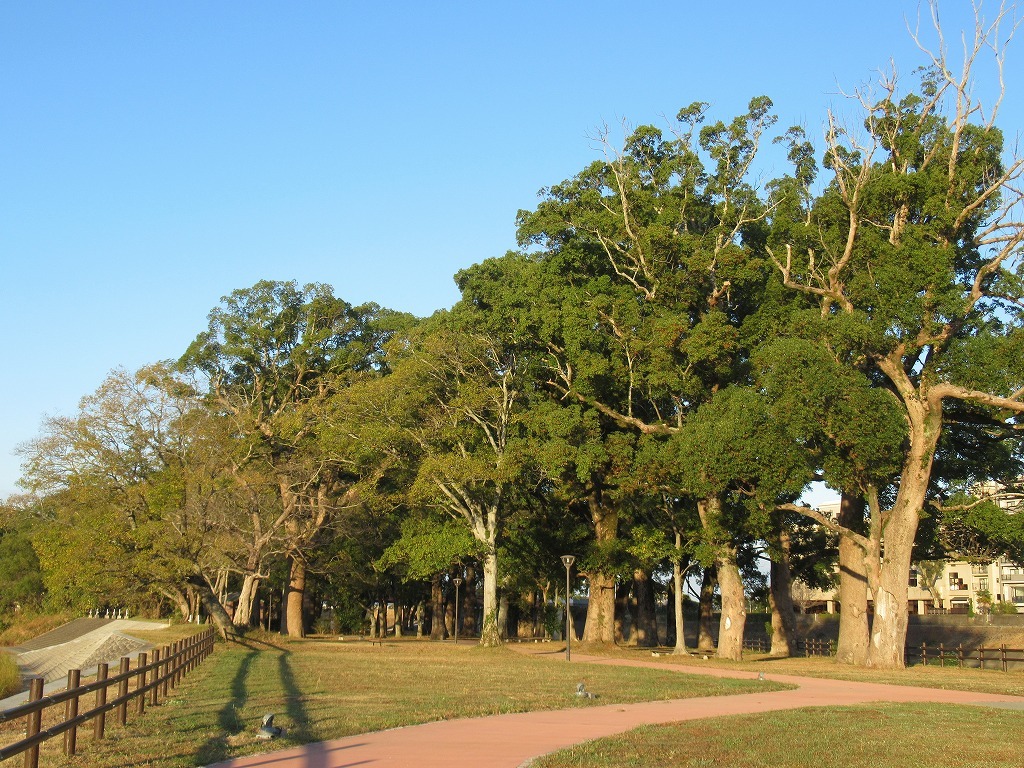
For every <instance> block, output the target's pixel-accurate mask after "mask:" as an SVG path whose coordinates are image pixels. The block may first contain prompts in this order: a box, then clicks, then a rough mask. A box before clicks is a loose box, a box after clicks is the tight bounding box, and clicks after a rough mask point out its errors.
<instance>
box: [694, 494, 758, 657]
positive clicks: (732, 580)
mask: <svg viewBox="0 0 1024 768" xmlns="http://www.w3.org/2000/svg"><path fill="white" fill-rule="evenodd" d="M697 513H698V514H699V515H700V521H701V525H702V526H703V528H704V531H705V532H706V534H707V535H708V537H709V539H710V540H711V541H712V542H713V543H714V544H715V546H716V547H717V549H718V554H717V556H716V558H715V565H716V568H717V571H718V589H719V592H720V593H721V596H722V617H721V620H720V622H719V624H718V654H717V655H718V657H719V658H722V659H729V660H730V661H740V660H741V659H742V658H743V629H744V627H745V625H746V623H747V601H746V598H745V596H744V594H743V579H742V578H740V569H739V566H738V565H737V563H736V547H735V545H734V544H733V543H732V542H730V541H722V540H720V539H721V534H720V533H719V531H721V529H722V526H721V522H720V518H721V515H722V500H721V499H720V498H718V497H717V496H711V497H709V498H707V499H703V500H701V501H699V502H698V503H697ZM716 539H719V540H717V541H716Z"/></svg>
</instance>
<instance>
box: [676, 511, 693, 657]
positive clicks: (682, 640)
mask: <svg viewBox="0 0 1024 768" xmlns="http://www.w3.org/2000/svg"><path fill="white" fill-rule="evenodd" d="M681 545H682V540H681V537H680V534H679V531H676V548H679V547H680V546H681ZM688 565H689V563H686V565H684V564H683V561H682V560H681V559H676V560H673V561H672V613H673V617H674V618H675V625H676V626H675V629H676V645H675V650H674V653H680V654H683V653H686V632H685V630H686V620H685V618H684V616H683V572H684V570H685V568H686V567H687V566H688Z"/></svg>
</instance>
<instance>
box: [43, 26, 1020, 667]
mask: <svg viewBox="0 0 1024 768" xmlns="http://www.w3.org/2000/svg"><path fill="white" fill-rule="evenodd" d="M1002 17H1003V14H1002V13H1000V15H999V20H1001V19H1002ZM999 20H997V23H996V24H993V25H989V26H985V25H983V24H981V23H980V22H979V26H978V29H977V31H976V36H975V40H974V43H973V46H970V45H969V46H967V48H966V49H965V51H966V61H965V64H964V66H963V68H962V70H959V71H955V70H953V69H952V68H951V67H950V64H949V62H948V61H947V58H946V54H945V50H944V48H939V49H938V50H937V51H936V52H934V54H929V55H930V56H931V59H930V62H929V66H927V67H926V68H925V69H924V70H923V71H922V75H921V78H920V82H919V84H918V87H917V88H916V90H914V91H912V92H910V93H908V94H906V95H903V94H901V93H900V91H899V90H898V88H897V80H896V77H895V75H893V76H892V77H889V78H885V79H883V81H882V83H881V88H880V91H878V92H876V93H873V94H869V93H867V92H861V93H858V94H857V95H856V99H855V103H857V104H859V105H860V107H861V109H862V112H861V114H860V117H859V122H858V123H856V124H851V125H844V124H843V123H842V122H841V121H840V120H839V119H838V118H837V117H835V116H834V115H830V116H829V119H828V125H827V130H826V134H825V145H824V147H823V154H822V157H823V161H822V164H821V166H819V164H818V161H817V160H816V158H817V156H818V155H817V153H816V150H815V148H814V147H813V146H812V144H811V142H810V141H809V140H808V138H807V137H806V135H805V133H804V132H803V131H802V130H801V129H799V128H791V129H789V130H788V131H784V132H778V131H777V130H776V127H775V122H776V120H775V117H774V115H773V114H772V109H773V107H772V104H771V102H770V101H769V100H768V99H767V98H765V97H758V98H755V99H753V100H752V101H751V102H750V104H749V108H748V110H747V112H746V113H745V114H743V115H740V116H738V117H736V118H735V119H733V120H731V121H729V122H724V121H716V122H712V121H710V120H709V107H708V105H707V104H703V103H695V104H692V105H690V106H689V107H687V108H685V109H683V110H681V111H680V112H679V113H678V115H677V116H676V121H675V123H674V124H673V125H672V126H671V127H670V130H667V131H663V130H661V129H658V128H656V127H653V126H642V127H640V128H637V129H635V130H632V131H630V132H629V133H628V135H627V136H626V137H625V139H624V141H623V142H622V143H621V145H620V144H618V143H615V142H613V140H612V137H611V136H610V135H609V134H608V133H607V132H605V133H603V134H602V135H601V136H600V141H601V146H602V148H603V150H604V155H603V157H602V158H600V159H598V160H596V161H595V162H594V163H592V164H591V165H590V166H588V167H587V168H585V169H583V170H582V171H581V172H580V173H579V174H578V175H576V176H574V177H573V178H571V179H568V180H566V181H563V182H561V183H559V184H556V185H554V186H551V187H549V188H547V189H545V190H543V191H542V200H541V202H540V204H539V205H538V206H537V208H536V209H534V210H532V211H521V212H520V213H519V216H518V220H517V224H518V237H519V243H520V246H521V247H520V249H519V250H518V251H514V252H510V253H508V254H506V255H505V256H503V257H500V258H493V259H488V260H486V261H483V262H482V263H480V264H477V265H474V266H472V267H470V268H468V269H466V270H464V271H462V272H460V273H459V274H458V275H456V281H457V284H458V286H459V288H460V290H461V292H462V299H461V300H460V301H459V302H458V303H457V304H456V305H455V306H454V307H453V308H452V309H451V310H450V311H442V312H438V313H436V314H435V315H434V316H432V317H430V318H428V319H425V320H420V319H416V318H413V317H410V316H408V315H403V314H401V313H396V312H391V311H388V310H384V309H381V308H380V307H378V306H376V305H364V306H360V307H353V306H351V305H350V304H348V303H346V302H344V301H343V300H341V299H339V298H337V297H335V296H334V295H333V291H332V290H331V289H330V288H329V287H327V286H324V285H309V286H305V287H301V288H300V287H299V286H297V285H295V284H293V283H272V282H261V283H258V284H257V285H255V286H254V287H252V288H251V289H247V290H240V291H236V292H235V293H233V294H231V295H230V296H228V297H225V299H224V300H223V301H222V303H221V305H220V306H218V307H217V308H216V309H215V310H214V311H213V312H212V313H211V314H210V318H209V320H210V322H209V327H208V330H207V331H205V332H204V333H202V334H200V335H199V337H197V339H196V340H195V342H193V344H192V345H191V346H190V347H189V349H188V350H187V351H186V353H185V354H184V355H183V356H182V358H181V359H180V360H179V361H177V362H176V363H173V364H172V363H162V364H158V365H154V366H151V367H148V368H145V369H143V370H142V371H139V372H138V373H137V374H134V375H128V374H126V373H124V372H115V373H114V374H113V375H112V376H111V377H110V379H108V381H107V382H105V384H104V385H103V387H101V389H100V390H99V391H97V393H95V394H94V395H92V396H90V397H87V398H85V399H84V400H83V402H82V408H81V411H80V413H79V414H78V415H76V416H74V417H70V418H54V419H49V420H47V422H46V423H45V424H44V429H43V433H42V435H41V436H40V437H39V438H38V439H37V440H36V441H34V442H32V443H31V444H29V445H28V446H26V447H25V450H24V455H25V458H26V463H25V477H26V482H27V483H28V484H29V486H30V487H31V488H32V489H33V491H34V492H35V494H36V495H35V496H34V498H33V499H31V500H30V501H28V502H25V503H24V505H23V511H24V513H26V514H32V515H35V516H37V517H38V518H39V519H40V520H41V521H42V522H40V523H39V524H38V525H37V526H36V529H35V534H34V538H33V545H34V548H35V551H36V552H38V554H39V558H40V562H41V565H42V569H43V572H44V575H45V578H46V580H47V585H48V587H49V589H50V594H51V596H52V597H53V599H55V600H61V601H65V602H68V603H75V604H79V605H85V604H87V603H89V602H90V601H94V600H95V599H96V595H98V594H102V593H104V591H106V592H110V591H115V592H119V593H121V594H124V595H126V596H128V595H135V596H138V595H152V596H162V597H163V598H164V599H167V600H171V601H174V602H175V603H176V604H178V605H180V606H181V608H182V611H186V610H187V609H188V608H190V602H189V601H190V599H191V596H199V597H200V598H201V599H202V601H203V602H204V604H205V605H206V609H207V610H208V611H209V612H210V613H211V614H212V615H213V616H214V617H215V618H216V619H217V620H218V621H219V622H220V623H222V624H223V625H225V626H226V625H227V624H228V623H229V622H233V623H234V624H236V625H241V626H245V625H248V624H249V623H251V622H252V621H253V619H254V616H253V606H254V605H256V604H257V602H256V597H257V595H258V594H259V590H260V584H261V583H264V584H265V583H267V582H268V580H271V581H272V580H273V579H275V578H279V579H280V580H281V581H282V582H283V584H284V608H283V610H282V614H283V626H284V627H286V628H287V630H288V631H289V632H290V633H292V634H302V633H303V632H304V631H305V626H306V622H307V621H308V605H307V606H306V608H305V609H304V602H306V603H308V599H305V600H304V598H308V596H309V594H310V592H311V581H312V582H315V583H316V585H317V590H318V595H322V596H324V597H325V598H326V597H327V596H329V600H328V601H329V602H331V603H332V604H335V605H341V604H343V603H345V602H346V600H347V601H348V604H351V605H362V607H363V608H367V607H369V606H371V605H372V604H373V603H375V602H376V603H378V604H380V603H386V602H387V600H389V599H394V600H395V602H396V604H408V603H412V604H415V603H416V602H418V601H419V600H420V599H421V597H420V596H422V600H423V601H424V602H427V603H429V604H430V605H432V606H433V608H434V612H435V614H437V613H438V612H439V611H441V610H442V608H441V601H442V597H441V591H442V587H443V586H444V583H445V574H448V573H450V572H451V568H452V566H453V564H458V563H463V564H466V563H473V564H475V565H474V568H478V569H479V573H480V575H481V579H482V604H483V605H482V616H483V621H482V626H481V627H480V635H481V642H483V643H485V644H494V643H498V642H500V641H501V639H502V638H503V637H504V636H505V634H506V633H507V631H508V618H509V614H510V611H512V610H515V608H516V603H517V601H518V602H522V600H521V597H522V596H523V595H534V594H536V593H537V591H538V590H540V591H541V593H542V594H543V595H544V596H545V597H544V599H545V600H546V596H547V594H548V591H549V589H550V588H551V587H550V585H551V584H557V583H558V580H557V573H558V568H559V567H560V566H559V564H558V561H557V554H560V553H562V552H563V551H571V552H576V553H578V554H579V555H580V557H579V560H578V565H579V570H580V573H581V574H582V575H583V576H584V577H585V583H586V586H587V591H588V595H589V606H588V610H587V617H586V625H585V629H584V639H585V640H588V641H593V642H613V641H615V640H616V628H617V621H619V619H620V618H621V603H622V598H623V595H624V592H628V591H630V590H631V591H632V593H633V595H634V608H633V610H632V614H633V617H632V624H633V627H632V632H633V634H634V636H635V637H636V638H637V639H638V640H639V641H641V642H644V641H649V640H650V639H652V638H653V637H656V636H657V626H656V624H655V623H653V620H652V617H653V610H652V605H653V590H654V585H653V583H652V574H654V573H655V572H659V571H660V572H664V573H669V572H671V573H672V579H671V585H672V592H673V594H674V596H675V598H676V606H675V611H674V613H673V618H674V622H675V628H676V636H677V641H676V642H677V644H681V642H682V636H683V633H682V631H681V630H682V621H683V617H682V611H681V599H682V593H683V581H684V575H685V574H686V572H687V571H688V570H689V571H691V572H694V573H696V572H697V571H699V572H700V573H702V574H703V582H704V585H703V592H704V596H705V602H706V600H707V599H708V598H709V597H710V595H711V594H712V592H713V591H714V590H715V589H716V585H717V591H718V593H719V595H720V600H721V623H720V626H719V633H718V653H719V655H721V656H723V657H726V658H738V657H739V654H740V651H741V647H742V638H743V631H744V623H745V617H746V600H745V588H744V582H745V580H746V582H747V584H748V585H749V584H750V582H751V580H752V579H756V578H757V574H758V571H759V569H758V568H757V565H756V564H757V561H758V558H767V559H768V560H769V561H770V569H769V570H770V598H771V604H772V608H773V622H774V623H775V625H776V628H777V630H778V631H776V632H774V633H773V641H775V642H777V643H778V645H777V647H776V651H777V652H779V653H785V652H787V650H786V641H787V639H791V633H792V605H791V602H790V589H789V586H790V579H791V577H792V574H793V572H794V569H797V570H799V571H800V572H801V573H802V574H803V575H804V577H805V578H810V576H809V575H808V573H809V565H808V562H809V561H808V560H807V559H806V558H801V557H800V551H801V548H802V547H804V548H806V545H807V543H808V542H809V541H810V540H812V539H813V537H814V536H815V535H820V534H821V532H822V531H828V532H830V533H831V534H832V535H833V536H834V537H835V539H836V540H837V542H838V557H839V572H840V590H841V598H840V599H841V603H842V606H843V611H842V632H841V635H842V636H841V647H840V654H841V657H842V658H843V659H844V660H846V661H849V662H851V663H858V664H869V665H872V666H880V667H894V666H901V665H902V664H903V645H904V639H905V635H906V629H907V583H908V580H907V577H908V573H909V570H910V567H911V562H912V559H913V558H914V557H915V545H916V546H917V548H918V551H917V556H919V557H920V556H922V553H923V552H924V550H925V549H927V550H928V553H930V554H931V555H934V554H936V553H941V552H942V551H944V550H945V551H954V552H956V553H957V554H961V555H964V554H966V555H971V554H977V553H979V552H982V551H984V552H987V553H991V552H992V551H1004V550H1010V551H1013V550H1014V548H1017V549H1016V551H1020V550H1019V548H1020V545H1021V535H1020V533H1019V530H1018V529H1019V525H1016V521H1015V519H1014V518H1013V517H1012V516H1007V515H1005V514H1003V513H1002V512H1001V511H1000V510H999V508H998V506H996V505H995V504H994V502H993V500H992V499H991V498H978V494H977V492H976V490H975V489H977V487H978V486H979V484H980V483H982V482H987V481H992V480H996V481H999V482H1001V483H1003V484H1004V485H1008V484H1009V483H1010V481H1011V479H1013V478H1016V477H1018V476H1019V475H1020V466H1019V461H1020V458H1021V453H1020V450H1019V440H1018V438H1019V436H1020V434H1021V431H1020V430H1021V426H1020V422H1019V416H1018V414H1019V413H1021V412H1022V411H1024V401H1022V396H1024V363H1022V360H1024V355H1022V354H1021V353H1022V351H1024V329H1022V324H1021V320H1022V310H1024V291H1022V289H1024V285H1022V278H1024V268H1022V258H1021V242H1022V240H1024V225H1022V220H1021V216H1020V214H1021V196H1022V192H1021V188H1020V186H1019V183H1018V182H1019V179H1020V175H1021V172H1022V170H1024V161H1022V160H1021V158H1019V157H1018V156H1016V155H1013V154H1012V153H1010V151H1009V149H1008V148H1007V147H1006V146H1004V140H1003V134H1002V132H1001V131H1000V130H999V129H998V128H997V127H996V125H995V118H996V115H997V108H998V102H997V103H996V104H995V105H993V106H992V107H990V108H988V109H987V110H985V109H983V108H982V105H981V104H979V103H978V102H977V101H975V99H974V96H973V89H972V79H971V78H972V77H973V73H974V71H975V70H976V64H977V59H978V57H979V56H980V55H981V54H982V52H984V51H992V52H994V56H995V60H996V62H997V64H998V65H999V66H1000V67H1001V65H1002V61H1003V49H1002V48H1001V47H1000V43H999V40H1000V38H999V37H998V33H999V24H998V21H999ZM776 134H778V135H776ZM769 141H775V142H780V143H782V144H783V145H784V146H785V147H786V148H787V150H788V157H789V160H790V161H791V164H792V168H791V170H790V171H789V172H788V173H787V174H786V175H784V176H782V177H781V178H778V179H776V180H774V181H772V182H771V183H768V184H766V185H763V186H761V185H759V184H758V183H757V168H758V167H759V166H758V164H757V163H758V157H759V153H760V152H761V151H762V148H763V147H764V146H765V144H766V143H767V142H769ZM822 171H824V172H825V174H824V175H825V177H826V178H823V179H819V175H821V174H822ZM814 481H825V482H827V483H828V484H829V485H830V486H831V487H833V488H836V489H838V490H840V491H841V492H842V494H843V502H842V510H841V512H840V514H839V516H838V517H829V516H825V515H822V514H820V513H819V512H817V511H816V510H813V509H810V508H808V507H806V506H804V505H801V504H800V503H798V499H799V498H800V496H801V494H802V493H803V491H804V490H805V489H806V488H807V486H808V484H809V483H811V482H814ZM922 522H924V525H922ZM811 565H817V566H818V567H819V568H824V569H825V570H828V566H829V563H827V562H823V561H822V560H821V559H820V558H819V559H818V560H817V561H813V558H812V561H811ZM693 569H696V570H693ZM218 574H220V575H221V581H222V582H223V581H224V579H225V578H227V579H228V582H229V583H230V585H231V587H232V588H233V589H235V590H236V591H237V592H238V597H237V601H236V602H237V608H236V609H235V612H234V615H233V616H232V617H228V615H227V614H226V613H225V611H224V607H223V605H222V601H221V600H220V599H219V593H223V591H224V590H223V589H218V588H217V587H218V584H217V580H218ZM275 574H277V575H276V576H275ZM624 585H625V586H626V589H625V590H624ZM867 595H870V597H871V601H872V603H873V607H874V620H873V621H874V624H873V629H872V631H871V634H870V636H869V634H868V610H867V607H868V606H867V599H866V598H867ZM617 603H618V604H619V606H620V607H619V610H618V611H617V609H616V606H617ZM435 625H436V626H435V632H436V631H437V628H438V626H440V622H439V621H435ZM620 629H621V627H620Z"/></svg>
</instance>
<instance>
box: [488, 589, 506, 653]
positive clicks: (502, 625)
mask: <svg viewBox="0 0 1024 768" xmlns="http://www.w3.org/2000/svg"><path fill="white" fill-rule="evenodd" d="M508 617H509V604H508V592H507V590H504V589H503V590H502V591H501V595H500V596H499V597H498V637H499V638H500V639H501V641H502V642H504V641H505V640H508ZM485 621H486V620H485Z"/></svg>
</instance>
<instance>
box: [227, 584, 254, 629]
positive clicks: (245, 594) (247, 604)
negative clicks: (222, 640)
mask: <svg viewBox="0 0 1024 768" xmlns="http://www.w3.org/2000/svg"><path fill="white" fill-rule="evenodd" d="M259 585H260V579H259V576H257V575H256V574H255V573H247V574H245V576H244V577H243V578H242V591H241V592H239V593H238V607H237V608H235V615H234V616H233V617H232V622H233V623H234V625H235V626H236V627H248V626H249V624H251V623H252V605H253V602H254V601H255V600H256V590H257V589H258V588H259Z"/></svg>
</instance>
